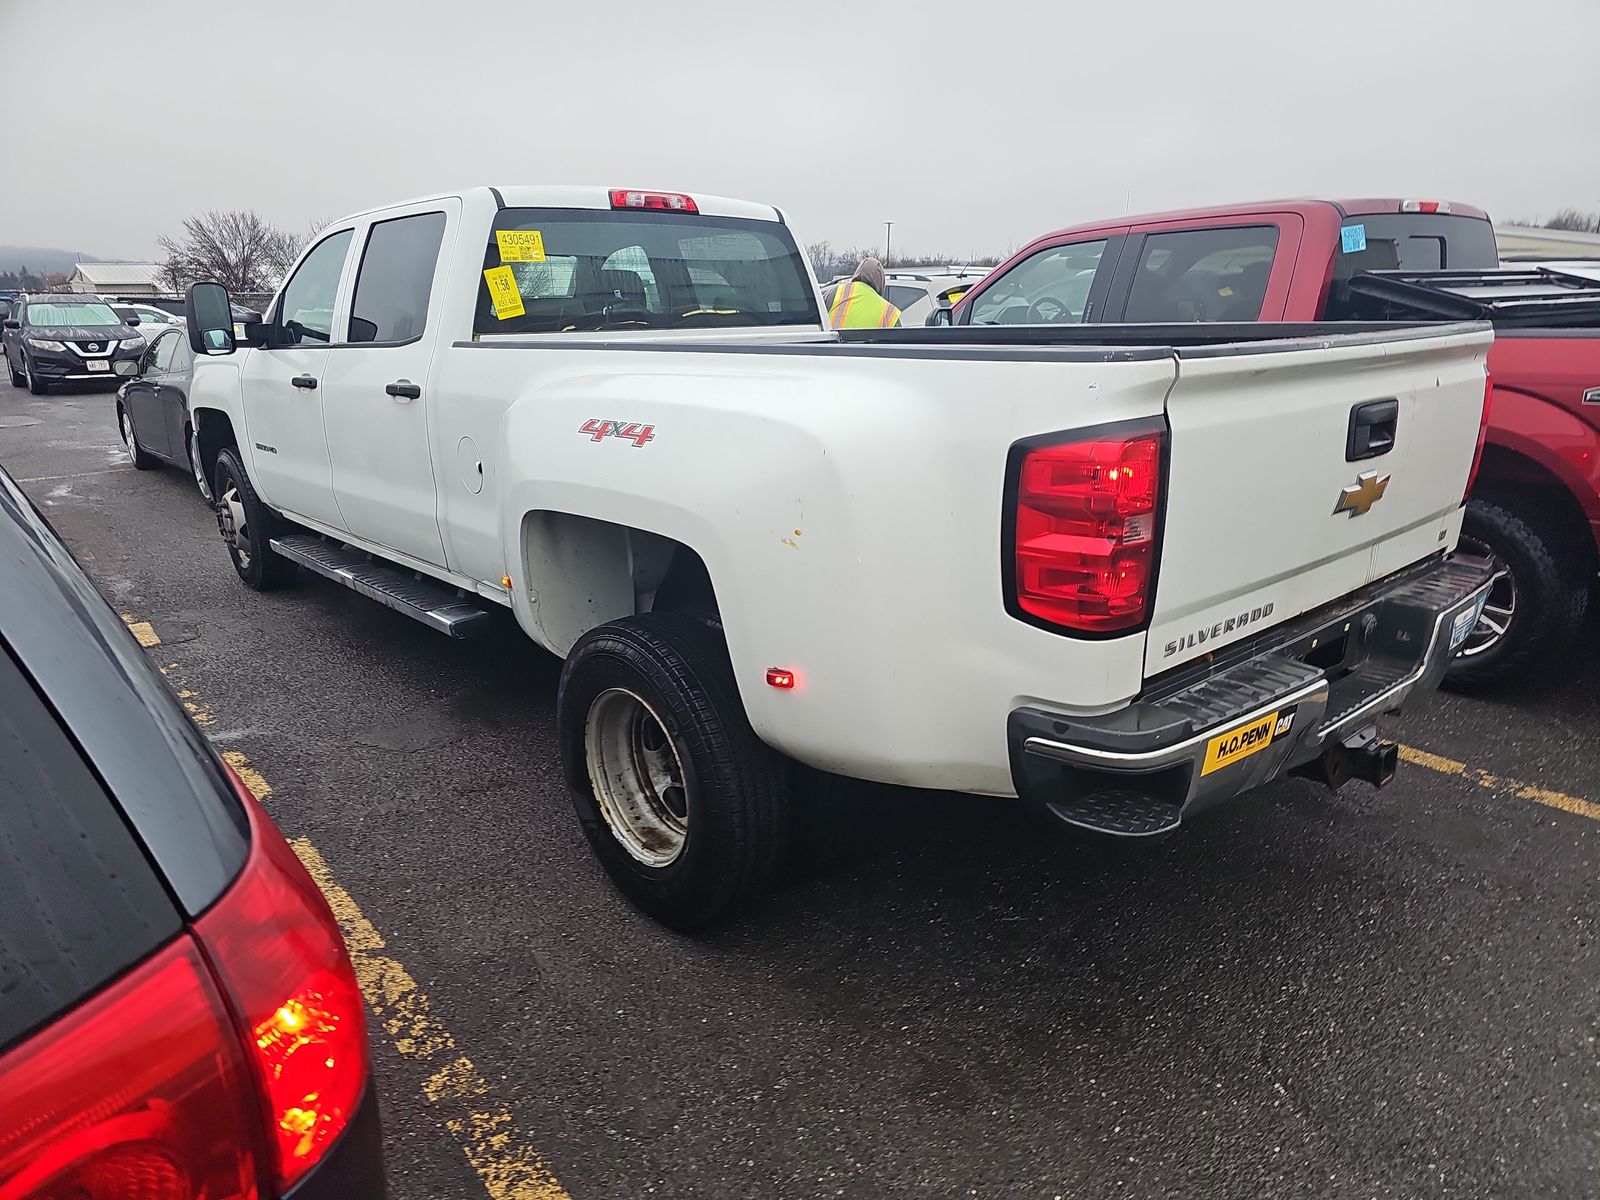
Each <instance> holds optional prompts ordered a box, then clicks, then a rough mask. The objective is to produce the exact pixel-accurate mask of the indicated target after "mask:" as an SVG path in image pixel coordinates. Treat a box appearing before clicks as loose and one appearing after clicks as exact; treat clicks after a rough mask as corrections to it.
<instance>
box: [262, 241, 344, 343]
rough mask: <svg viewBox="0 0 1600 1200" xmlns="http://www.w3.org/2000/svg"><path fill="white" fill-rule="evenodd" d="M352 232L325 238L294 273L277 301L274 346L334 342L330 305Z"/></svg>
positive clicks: (334, 294)
mask: <svg viewBox="0 0 1600 1200" xmlns="http://www.w3.org/2000/svg"><path fill="white" fill-rule="evenodd" d="M353 235H354V231H353V230H350V229H345V230H341V231H340V232H339V233H336V234H334V235H333V236H332V237H328V238H324V239H323V240H322V241H320V242H318V243H317V246H316V248H315V249H314V250H312V251H311V253H310V254H308V255H306V257H305V259H304V260H303V261H302V262H301V263H300V266H299V267H298V268H297V269H296V270H295V273H294V275H293V276H292V277H291V278H290V280H289V282H288V284H286V285H285V286H284V289H283V295H282V296H281V297H280V298H279V301H278V321H277V331H276V334H275V336H274V339H273V342H274V345H278V346H299V345H302V344H303V345H310V346H318V345H320V346H326V345H327V344H328V343H329V342H330V341H332V340H333V305H334V301H335V300H336V299H337V298H338V295H339V276H340V275H341V274H343V272H344V260H345V255H346V254H347V253H349V250H350V239H351V237H352V236H353Z"/></svg>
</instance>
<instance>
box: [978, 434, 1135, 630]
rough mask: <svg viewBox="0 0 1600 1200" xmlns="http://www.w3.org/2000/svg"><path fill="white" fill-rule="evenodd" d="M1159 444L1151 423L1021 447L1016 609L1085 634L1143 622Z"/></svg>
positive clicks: (1017, 478)
mask: <svg viewBox="0 0 1600 1200" xmlns="http://www.w3.org/2000/svg"><path fill="white" fill-rule="evenodd" d="M1162 444H1163V442H1162V434H1161V433H1160V432H1159V431H1157V430H1152V429H1149V428H1148V427H1147V428H1144V429H1140V430H1135V431H1131V432H1129V433H1127V434H1125V435H1123V436H1120V437H1102V438H1096V439H1093V440H1090V441H1081V442H1064V443H1059V444H1056V445H1044V446H1035V447H1032V448H1029V449H1026V450H1025V451H1024V452H1023V453H1022V456H1021V460H1020V462H1017V463H1016V465H1015V471H1016V475H1015V480H1014V482H1015V487H1016V508H1015V512H1014V513H1013V514H1012V519H1013V521H1014V528H1013V531H1012V545H1011V547H1010V550H1011V558H1012V564H1013V565H1012V570H1013V571H1014V576H1013V585H1014V600H1015V605H1016V608H1017V609H1018V610H1020V611H1019V615H1022V616H1025V617H1031V618H1034V619H1036V620H1038V621H1042V622H1046V623H1048V624H1050V625H1059V626H1062V627H1064V628H1066V629H1075V630H1079V631H1081V632H1085V633H1110V632H1118V631H1122V630H1129V629H1135V628H1137V627H1139V626H1140V625H1142V624H1144V622H1145V620H1146V618H1147V616H1148V615H1149V606H1150V592H1151V581H1152V578H1153V576H1154V572H1155V538H1156V522H1157V518H1158V516H1159V507H1160V499H1161V453H1162ZM1013 453H1014V454H1015V453H1016V452H1013Z"/></svg>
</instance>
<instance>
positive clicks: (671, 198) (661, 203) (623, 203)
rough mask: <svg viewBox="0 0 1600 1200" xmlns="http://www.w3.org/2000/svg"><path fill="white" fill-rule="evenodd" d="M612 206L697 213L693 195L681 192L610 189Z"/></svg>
mask: <svg viewBox="0 0 1600 1200" xmlns="http://www.w3.org/2000/svg"><path fill="white" fill-rule="evenodd" d="M611 207H612V208H654V209H660V210H662V211H664V212H682V213H698V212H699V211H700V209H699V208H698V207H696V205H695V202H694V197H693V196H685V195H684V194H683V193H682V192H636V191H633V190H632V189H631V188H613V189H612V190H611Z"/></svg>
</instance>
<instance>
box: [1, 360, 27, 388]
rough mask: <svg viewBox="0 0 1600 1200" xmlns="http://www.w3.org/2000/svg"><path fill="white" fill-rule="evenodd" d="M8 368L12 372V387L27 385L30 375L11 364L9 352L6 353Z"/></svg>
mask: <svg viewBox="0 0 1600 1200" xmlns="http://www.w3.org/2000/svg"><path fill="white" fill-rule="evenodd" d="M6 370H7V371H9V372H10V374H11V386H12V387H15V388H19V387H27V385H28V377H27V376H26V375H24V374H23V373H22V372H21V371H19V370H17V369H16V368H15V367H13V366H12V365H11V356H10V355H9V354H8V355H6Z"/></svg>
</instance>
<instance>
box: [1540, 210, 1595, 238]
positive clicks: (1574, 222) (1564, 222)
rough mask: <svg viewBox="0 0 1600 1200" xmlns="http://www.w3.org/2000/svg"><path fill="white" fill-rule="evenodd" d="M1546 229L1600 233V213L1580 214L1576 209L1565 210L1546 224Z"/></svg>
mask: <svg viewBox="0 0 1600 1200" xmlns="http://www.w3.org/2000/svg"><path fill="white" fill-rule="evenodd" d="M1544 227H1545V228H1546V229H1571V230H1575V231H1577V232H1578V233H1600V212H1594V213H1586V212H1580V211H1579V210H1578V209H1576V208H1563V209H1562V210H1561V211H1560V212H1558V213H1556V215H1555V216H1553V217H1551V218H1550V219H1549V220H1548V221H1546V222H1544Z"/></svg>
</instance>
